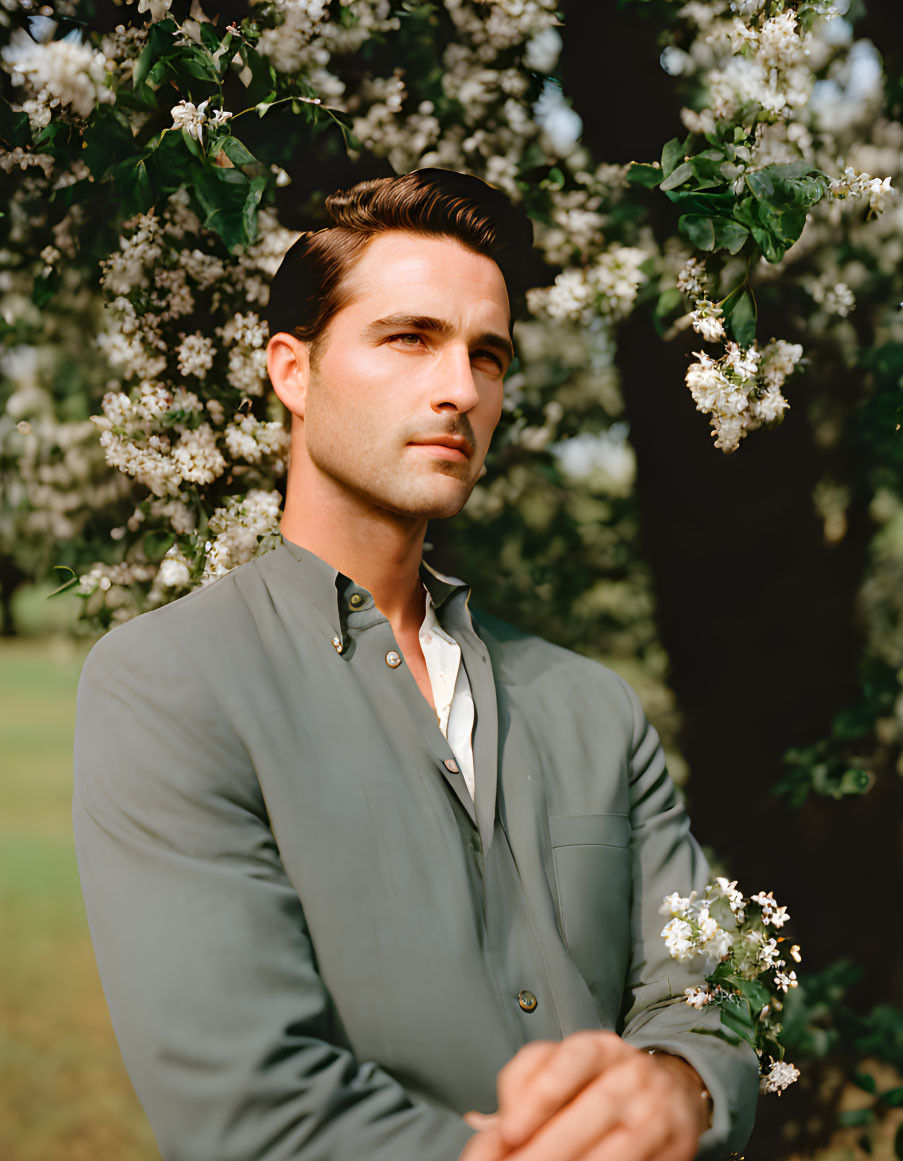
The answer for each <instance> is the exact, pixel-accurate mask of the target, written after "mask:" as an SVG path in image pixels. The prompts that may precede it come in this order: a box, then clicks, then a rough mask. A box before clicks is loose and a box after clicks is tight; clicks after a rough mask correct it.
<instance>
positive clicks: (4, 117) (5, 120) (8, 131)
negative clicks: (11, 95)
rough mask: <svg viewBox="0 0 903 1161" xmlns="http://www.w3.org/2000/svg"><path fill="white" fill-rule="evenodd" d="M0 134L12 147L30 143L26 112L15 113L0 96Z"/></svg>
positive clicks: (29, 129)
mask: <svg viewBox="0 0 903 1161" xmlns="http://www.w3.org/2000/svg"><path fill="white" fill-rule="evenodd" d="M0 136H2V137H3V138H4V140H5V142H6V143H7V144H8V145H11V146H12V147H13V148H14V149H15V148H16V147H17V146H19V147H25V146H29V145H31V125H30V123H29V120H28V114H27V113H15V112H13V110H12V108H11V107H10V105H9V103H8V102H7V101H5V100H3V99H2V98H0Z"/></svg>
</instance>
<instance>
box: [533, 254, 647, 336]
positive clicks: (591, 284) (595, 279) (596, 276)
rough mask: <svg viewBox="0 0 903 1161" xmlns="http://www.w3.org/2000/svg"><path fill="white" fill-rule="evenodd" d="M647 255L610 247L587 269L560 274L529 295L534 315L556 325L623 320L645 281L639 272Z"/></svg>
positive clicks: (564, 271) (584, 267) (581, 268)
mask: <svg viewBox="0 0 903 1161" xmlns="http://www.w3.org/2000/svg"><path fill="white" fill-rule="evenodd" d="M647 258H648V254H647V253H646V252H645V251H644V250H641V249H640V248H639V247H637V246H621V245H614V246H610V247H609V248H608V249H606V250H602V251H601V253H599V254H598V255H597V256H596V258H595V261H593V263H592V264H591V265H589V266H583V267H576V266H573V267H569V268H568V269H566V270H563V271H562V272H561V273H560V274H559V275H558V276H557V277H556V278H555V281H554V283H553V284H552V285H551V286H549V287H535V288H533V289H532V290H531V291H529V292H528V295H527V305H528V307H529V308H530V310H531V312H532V313H533V314H537V315H538V314H542V313H545V314H547V315H548V316H549V317H550V318H552V319H555V320H557V321H565V320H572V321H576V322H580V323H589V322H590V321H591V320H592V319H593V318H595V317H597V316H601V317H603V318H605V319H607V320H609V321H611V322H617V321H619V320H620V319H623V318H625V317H626V316H627V315H628V314H630V311H631V309H632V307H633V304H634V302H635V300H636V296H637V290H638V289H639V287H640V285H641V284H642V283H643V282H644V281H645V280H646V274H645V273H644V272H643V270H642V266H643V263H644V262H645V261H646V260H647Z"/></svg>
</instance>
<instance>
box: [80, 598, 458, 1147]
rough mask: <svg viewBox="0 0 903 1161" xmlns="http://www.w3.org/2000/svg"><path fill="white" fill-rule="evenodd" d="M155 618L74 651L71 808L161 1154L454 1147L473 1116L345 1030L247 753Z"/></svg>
mask: <svg viewBox="0 0 903 1161" xmlns="http://www.w3.org/2000/svg"><path fill="white" fill-rule="evenodd" d="M142 620H143V619H142ZM149 620H150V621H153V618H150V619H149ZM156 628H157V627H156V626H155V625H153V624H144V625H142V624H140V623H139V622H133V623H131V624H129V625H126V626H124V627H123V628H121V629H117V630H114V631H113V632H112V633H111V634H109V635H108V636H107V637H106V638H105V639H104V640H103V641H102V642H100V643H99V644H98V645H97V646H96V647H95V648H94V650H92V652H91V655H90V656H89V658H88V660H87V662H86V664H85V668H84V671H83V674H82V679H81V682H80V684H79V693H78V713H77V725H76V740H75V794H74V800H73V821H74V828H75V840H76V851H77V855H78V864H79V872H80V876H81V881H82V889H83V891H84V895H85V902H86V906H87V913H88V921H89V925H90V928H91V935H92V939H93V942H94V949H95V953H96V957H97V963H98V967H99V970H100V976H101V981H102V983H103V987H104V991H105V994H106V998H107V1002H108V1004H109V1008H110V1014H111V1017H112V1022H113V1027H114V1030H115V1032H116V1036H117V1039H118V1041H119V1045H120V1048H121V1050H122V1054H123V1058H124V1060H125V1063H126V1067H127V1069H128V1071H129V1075H130V1077H131V1079H132V1083H133V1084H134V1087H135V1090H136V1092H137V1094H138V1097H139V1099H140V1101H141V1103H142V1104H143V1106H144V1108H145V1111H146V1112H147V1115H148V1117H149V1119H150V1122H151V1125H152V1127H153V1129H154V1131H155V1133H156V1135H157V1140H158V1143H159V1147H160V1151H161V1153H162V1155H163V1157H164V1159H165V1161H289V1159H291V1161H340V1159H344V1158H348V1159H352V1158H366V1159H367V1161H455V1159H456V1158H457V1157H458V1155H459V1154H460V1152H461V1149H462V1148H463V1146H464V1144H465V1143H466V1141H467V1140H469V1138H470V1137H471V1136H472V1135H473V1130H472V1129H470V1128H469V1127H468V1126H467V1125H466V1124H465V1123H464V1121H463V1120H462V1119H461V1118H460V1117H459V1116H457V1115H456V1114H455V1113H454V1112H452V1111H451V1110H445V1109H440V1108H436V1107H435V1106H433V1105H430V1104H427V1103H426V1102H424V1101H422V1100H420V1099H418V1098H416V1097H414V1096H412V1095H411V1094H409V1093H408V1092H406V1091H405V1090H404V1089H403V1088H402V1087H401V1086H400V1085H398V1084H397V1083H396V1082H395V1081H394V1080H393V1078H392V1077H391V1076H389V1075H388V1074H387V1073H386V1072H384V1071H383V1070H382V1069H381V1068H379V1067H378V1066H377V1065H376V1064H374V1063H372V1062H367V1061H360V1060H358V1059H356V1058H355V1056H354V1054H353V1052H352V1051H351V1049H350V1048H349V1046H348V1044H347V1042H346V1041H345V1040H344V1038H343V1036H342V1033H341V1029H340V1024H339V1021H338V1019H337V1016H336V1013H335V1011H334V1009H333V1007H332V1005H331V1002H330V998H329V995H328V993H327V990H326V988H325V986H324V984H323V981H322V980H321V978H320V977H319V975H318V973H317V968H316V949H315V948H314V947H313V946H312V943H311V939H310V936H309V934H308V931H307V927H306V924H305V919H304V914H303V911H302V907H301V902H300V900H299V898H298V895H297V893H296V891H295V889H294V887H293V886H292V884H291V883H290V882H289V880H288V878H287V876H286V873H285V871H284V868H283V866H282V863H281V860H280V858H279V853H278V850H277V848H276V844H275V841H274V838H273V834H272V831H271V829H270V827H269V824H268V820H267V816H266V810H265V807H264V804H263V801H262V797H261V795H260V793H259V787H257V784H256V779H254V778H253V775H252V776H251V777H248V765H249V764H248V757H247V754H246V753H245V752H244V750H243V748H242V747H241V745H240V742H239V741H238V739H237V738H236V737H235V736H234V733H233V731H232V730H231V728H230V725H229V723H228V721H227V720H226V716H225V714H224V713H223V711H222V709H221V707H220V706H219V705H218V704H217V702H216V700H215V697H214V695H213V694H212V692H211V689H210V685H209V683H208V682H207V681H206V680H205V678H204V676H203V675H202V674H201V672H200V671H199V669H198V668H197V667H196V666H195V664H194V662H193V661H192V660H191V659H190V658H189V657H188V656H187V655H185V654H183V653H182V652H181V651H180V650H179V649H178V648H177V647H176V646H175V645H173V644H172V643H170V642H169V641H167V640H166V639H165V637H163V636H161V634H160V632H159V630H157V631H155V629H156ZM374 1003H379V996H374ZM439 1050H441V1049H440V1048H439V1047H438V1046H437V1051H439Z"/></svg>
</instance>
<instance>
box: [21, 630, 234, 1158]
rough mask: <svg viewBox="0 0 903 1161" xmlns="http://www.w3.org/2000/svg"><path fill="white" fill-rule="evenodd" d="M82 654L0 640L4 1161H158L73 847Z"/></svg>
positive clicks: (80, 647) (81, 648) (38, 640)
mask: <svg viewBox="0 0 903 1161" xmlns="http://www.w3.org/2000/svg"><path fill="white" fill-rule="evenodd" d="M88 647H89V646H88V643H85V642H79V643H73V642H71V641H69V640H67V639H66V638H42V637H24V638H22V639H13V640H0V1158H2V1159H3V1161H159V1153H158V1152H157V1149H156V1146H155V1145H154V1140H153V1135H152V1133H151V1131H150V1127H149V1126H148V1124H147V1121H146V1119H145V1117H144V1114H143V1112H142V1111H141V1108H140V1106H139V1104H138V1101H137V1099H136V1097H135V1094H134V1092H133V1090H132V1087H131V1085H130V1083H129V1080H128V1077H127V1075H126V1072H125V1069H124V1067H123V1064H122V1060H121V1058H120V1056H119V1050H118V1048H117V1046H116V1042H115V1040H114V1038H113V1032H112V1029H111V1027H110V1021H109V1016H108V1015H107V1008H106V1003H105V1002H104V998H103V993H102V991H101V987H100V981H99V979H98V977H97V969H96V967H95V964H94V954H93V952H92V950H91V943H90V939H89V937H88V928H87V922H86V920H85V912H84V906H83V903H82V897H81V890H80V888H79V883H78V872H77V870H76V864H75V851H74V848H73V843H72V825H71V813H70V812H71V796H72V730H73V725H74V722H75V691H76V686H77V684H78V676H79V673H80V672H81V666H82V662H83V660H84V657H85V654H86V653H87V651H88ZM211 1161H215V1159H211Z"/></svg>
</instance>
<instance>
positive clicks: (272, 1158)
mask: <svg viewBox="0 0 903 1161" xmlns="http://www.w3.org/2000/svg"><path fill="white" fill-rule="evenodd" d="M327 208H328V209H329V211H330V213H331V215H332V218H333V220H334V222H335V223H336V224H335V225H334V226H333V227H331V228H329V229H326V230H322V231H319V232H317V233H315V234H309V235H305V236H304V237H302V239H301V240H300V241H299V242H298V243H296V245H295V246H294V247H293V248H292V250H291V251H290V252H289V254H288V255H287V257H286V259H285V261H284V263H283V266H282V268H281V269H280V271H279V273H278V274H277V276H276V279H275V281H274V285H273V288H272V296H271V306H270V329H271V334H272V338H271V340H270V345H269V349H268V360H269V361H268V366H269V373H270V378H271V380H272V383H273V387H274V389H275V391H276V392H277V394H278V395H279V398H280V399H281V400H282V402H283V403H284V404H285V406H286V407H287V408H288V410H289V411H290V412H291V415H292V448H291V466H290V471H289V477H288V483H287V495H286V503H285V510H284V516H283V520H282V525H281V530H282V535H283V541H282V544H281V546H280V547H279V548H277V549H276V550H274V551H273V552H271V553H269V554H267V555H265V556H263V557H262V558H260V559H258V560H255V561H252V562H250V563H248V564H246V565H243V566H242V567H240V568H238V569H235V570H234V571H233V572H232V573H230V574H229V575H228V576H227V577H224V578H223V579H222V580H220V581H218V582H216V583H215V584H213V585H211V586H209V587H208V588H205V589H203V590H201V591H198V592H195V593H192V594H190V595H189V596H187V597H184V598H183V599H181V600H178V601H176V602H174V603H173V604H171V605H169V606H167V607H165V608H163V609H159V610H155V611H154V612H151V613H148V614H145V615H144V616H142V617H139V618H137V619H136V620H135V621H133V622H130V623H129V624H126V625H123V626H121V627H119V628H117V629H115V630H113V632H111V633H110V634H108V636H107V637H105V638H104V639H103V640H102V641H101V642H99V643H98V645H97V646H95V648H94V650H92V653H91V655H90V657H89V659H88V661H87V663H86V665H85V670H84V673H83V676H82V681H81V684H80V687H79V704H78V724H77V732H76V780H75V798H74V819H75V831H76V842H77V850H78V857H79V867H80V872H81V877H82V884H83V888H84V893H85V899H86V903H87V909H88V918H89V921H90V924H91V930H92V936H93V939H94V944H95V949H96V952H97V960H98V965H99V968H100V973H101V979H102V981H103V985H104V988H105V991H106V995H107V1000H108V1003H109V1006H110V1012H111V1016H112V1020H113V1026H114V1029H115V1031H116V1034H117V1037H118V1039H119V1042H120V1045H121V1048H122V1051H123V1055H124V1058H125V1062H126V1065H127V1067H128V1069H129V1072H130V1075H131V1077H132V1080H133V1083H134V1085H135V1088H136V1091H137V1093H138V1096H139V1098H140V1099H141V1101H142V1103H143V1104H144V1107H145V1109H146V1110H147V1113H148V1115H149V1117H150V1120H151V1123H152V1125H153V1127H154V1129H155V1131H156V1134H157V1138H158V1141H159V1144H160V1149H161V1152H162V1154H163V1156H164V1158H166V1161H288V1159H293V1161H315V1159H316V1161H327V1159H329V1161H358V1159H360V1161H389V1159H391V1161H457V1159H458V1158H460V1161H502V1159H510V1161H690V1159H691V1158H692V1157H694V1156H696V1155H697V1151H699V1155H700V1156H705V1157H712V1158H714V1157H720V1156H723V1155H725V1154H726V1152H727V1150H729V1149H738V1148H740V1147H741V1146H742V1144H743V1143H744V1142H745V1140H746V1137H747V1135H748V1132H749V1129H750V1127H751V1122H752V1113H753V1106H754V1101H755V1092H756V1062H755V1058H754V1056H753V1053H752V1051H751V1050H750V1049H748V1047H747V1046H745V1045H743V1046H738V1047H734V1046H732V1045H730V1044H727V1043H725V1042H724V1041H723V1040H720V1039H718V1038H717V1037H714V1036H711V1035H706V1034H703V1033H701V1032H700V1031H698V1030H697V1029H698V1028H699V1025H700V1022H704V1023H707V1024H708V1026H709V1028H711V1027H712V1026H714V1025H715V1024H717V1015H716V1014H715V1015H714V1021H712V1020H711V1019H707V1017H708V1016H709V1014H708V1013H706V1014H704V1015H700V1014H699V1013H697V1012H696V1011H695V1010H693V1009H692V1008H690V1007H688V1006H687V1005H686V1004H685V1003H684V1002H683V996H682V992H683V989H684V987H686V986H688V985H689V984H693V983H698V982H699V980H698V978H696V977H695V976H693V975H692V974H691V973H690V972H689V971H688V970H687V969H686V967H685V965H679V964H676V963H675V962H674V961H672V960H670V959H669V958H668V955H667V951H666V949H665V946H664V942H663V941H662V940H661V938H660V934H659V933H660V930H661V926H662V922H663V920H662V918H661V916H660V915H659V914H658V905H659V904H660V902H661V899H662V897H663V896H664V895H665V894H667V893H669V892H671V891H674V890H678V891H681V892H682V893H686V892H688V891H689V890H690V889H691V888H692V887H696V888H697V889H698V888H700V887H701V886H702V885H703V884H704V882H705V881H706V877H707V868H706V866H705V863H704V860H703V858H702V856H701V853H700V851H699V849H698V847H697V846H696V844H695V843H694V841H693V839H692V838H691V837H690V835H689V832H688V825H687V820H686V816H685V814H684V812H683V810H682V807H681V805H680V802H679V800H678V798H677V796H676V793H675V791H674V788H673V786H672V784H671V783H670V781H669V780H668V777H667V774H666V772H665V770H664V764H663V759H662V753H661V747H660V745H659V743H658V740H657V737H656V735H655V733H654V731H653V730H652V729H651V727H650V726H649V725H648V724H647V723H646V721H645V719H644V717H643V715H642V712H641V710H640V708H639V705H638V703H637V699H636V697H635V695H634V694H633V693H632V691H630V690H629V688H628V687H627V686H626V685H625V684H624V683H623V682H622V681H621V680H620V679H619V678H617V677H616V676H615V675H614V674H613V673H611V672H610V671H608V670H607V669H605V668H604V667H602V666H600V665H597V664H595V663H592V662H590V661H588V660H586V659H585V658H582V657H579V656H577V655H575V654H572V653H569V652H567V651H565V650H562V649H559V648H557V647H555V646H552V645H550V644H548V643H547V642H544V641H542V640H540V639H538V638H535V637H530V636H527V635H523V634H519V633H517V632H515V631H514V630H512V629H511V628H510V627H508V626H505V625H504V624H502V623H500V622H497V621H494V620H493V619H491V618H488V617H484V616H482V615H475V614H474V613H473V612H472V610H471V609H470V607H469V596H470V594H469V590H468V588H467V586H466V585H464V584H462V583H461V582H459V581H456V580H451V579H449V578H446V577H442V576H440V575H438V574H436V573H434V572H432V571H431V570H429V569H428V568H426V567H425V566H424V565H423V564H422V562H421V552H422V545H423V538H424V533H425V530H426V526H427V522H428V520H430V519H435V518H440V517H446V516H451V515H453V514H454V513H455V512H457V511H458V510H459V509H460V508H461V506H462V505H463V504H464V502H465V501H466V499H467V497H468V495H469V494H470V491H471V489H472V488H473V485H474V483H475V481H476V479H477V478H478V476H479V474H480V470H481V467H482V463H483V459H484V456H485V454H486V451H487V448H488V446H489V442H490V439H491V437H492V433H493V431H494V429H495V426H496V424H497V422H498V419H499V416H500V412H501V405H502V392H503V380H504V375H505V372H506V370H507V368H508V365H509V363H510V361H511V358H512V347H511V339H510V330H511V321H512V312H511V305H510V300H509V288H511V289H512V292H513V290H514V288H515V287H516V283H517V278H518V267H519V264H520V263H522V262H523V259H524V256H525V250H526V248H527V246H528V245H529V239H530V237H531V231H530V228H529V223H528V222H527V221H526V219H524V218H522V217H521V216H520V215H519V214H518V213H517V212H516V211H515V209H514V208H513V207H512V206H511V205H510V203H508V201H507V199H505V198H504V197H503V196H502V195H501V194H500V193H498V191H495V190H492V189H491V188H490V187H488V186H486V185H484V184H483V183H482V182H480V181H478V180H477V179H476V178H473V177H469V176H467V175H462V174H455V173H450V172H444V171H438V170H423V171H419V172H417V173H414V174H409V175H407V176H404V177H400V178H392V179H382V180H380V181H375V182H368V183H361V184H360V185H358V186H355V187H354V188H352V189H351V190H349V191H346V192H344V193H341V194H336V195H333V197H332V198H330V199H328V200H327ZM650 1049H652V1050H654V1051H652V1052H650V1051H649V1050H650Z"/></svg>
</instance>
